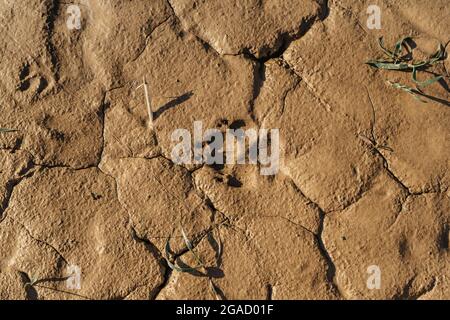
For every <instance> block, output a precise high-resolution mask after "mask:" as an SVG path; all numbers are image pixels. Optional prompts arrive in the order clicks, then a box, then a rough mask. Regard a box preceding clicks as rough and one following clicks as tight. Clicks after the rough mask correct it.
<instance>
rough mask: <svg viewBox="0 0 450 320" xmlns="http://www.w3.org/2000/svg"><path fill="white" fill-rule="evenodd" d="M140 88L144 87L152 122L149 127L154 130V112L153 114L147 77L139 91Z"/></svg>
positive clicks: (149, 116)
mask: <svg viewBox="0 0 450 320" xmlns="http://www.w3.org/2000/svg"><path fill="white" fill-rule="evenodd" d="M140 87H144V93H145V103H146V104H147V112H148V118H149V120H150V122H149V125H150V128H151V129H153V112H152V106H151V104H150V97H149V94H148V86H147V81H146V80H145V77H144V78H143V83H142V84H141V85H140V86H139V87H137V89H139V88H140Z"/></svg>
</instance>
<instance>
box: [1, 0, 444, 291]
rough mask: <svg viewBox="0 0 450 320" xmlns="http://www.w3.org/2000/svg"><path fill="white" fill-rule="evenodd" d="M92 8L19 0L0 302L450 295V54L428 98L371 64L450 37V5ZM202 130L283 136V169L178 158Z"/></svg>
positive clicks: (439, 1)
mask: <svg viewBox="0 0 450 320" xmlns="http://www.w3.org/2000/svg"><path fill="white" fill-rule="evenodd" d="M74 4H77V5H78V6H79V8H80V9H81V29H80V30H77V29H73V30H71V29H70V28H68V25H67V20H68V17H69V14H68V13H67V10H68V7H69V5H70V4H68V3H66V2H63V1H59V0H28V1H12V0H11V1H2V2H1V3H0V26H1V27H2V30H1V31H2V37H0V50H1V60H0V75H1V78H0V92H1V94H0V106H1V112H2V118H1V120H0V127H2V128H12V129H16V130H17V131H15V132H10V133H0V159H1V163H2V166H1V169H0V191H1V192H0V221H1V222H0V299H215V298H223V297H226V298H227V299H267V298H269V299H450V268H449V267H450V265H449V261H450V260H449V258H450V251H449V242H450V236H449V224H450V190H449V183H450V173H449V168H450V153H449V150H450V126H449V123H450V103H449V99H450V93H449V89H448V87H446V86H445V82H446V83H447V84H449V85H450V81H449V80H450V79H449V77H448V72H447V70H450V60H449V58H447V60H446V61H444V63H442V64H440V66H437V67H436V68H437V69H436V70H435V71H437V72H439V73H440V74H443V75H444V76H445V78H444V79H443V81H441V83H435V84H433V85H431V86H430V87H427V88H426V90H425V91H426V93H427V94H428V95H429V96H431V97H434V99H427V103H421V102H420V101H417V100H415V99H414V98H413V97H412V96H411V95H409V94H408V93H406V92H404V91H401V90H398V89H395V88H393V87H391V86H389V85H388V84H387V83H386V81H387V80H393V81H400V82H402V83H409V84H410V83H411V80H410V78H411V76H410V74H408V73H402V72H395V71H382V70H375V69H373V68H370V67H369V66H368V65H365V64H364V63H365V61H367V60H368V59H371V58H376V57H380V50H379V48H378V45H377V39H378V37H380V36H384V38H385V42H386V43H387V44H393V43H395V41H397V40H398V39H399V38H401V37H402V36H404V35H412V36H414V38H415V39H417V45H418V47H417V49H416V51H418V52H420V51H422V53H423V54H428V53H429V52H430V50H431V52H432V51H433V50H434V48H435V47H436V45H437V44H438V43H442V44H444V45H445V44H447V43H448V41H449V40H450V37H449V34H450V33H449V30H450V19H449V18H448V17H449V14H450V7H449V6H448V0H433V1H432V4H430V2H429V1H419V0H395V1H394V0H373V1H361V0H329V1H326V0H302V1H295V0H245V1H242V0H207V1H204V0H152V1H149V0H133V1H123V0H111V1H108V0H78V1H74ZM371 4H377V5H378V6H379V7H380V8H381V13H382V29H381V30H370V29H368V28H367V24H366V21H367V18H368V14H367V7H368V6H369V5H371ZM423 76H425V77H426V74H421V77H423ZM143 77H145V78H146V80H147V82H148V86H149V89H150V95H151V97H150V98H151V104H152V108H153V111H154V117H155V120H154V127H153V129H151V128H149V123H148V114H147V109H146V106H145V99H144V94H143V93H144V91H143V90H142V89H137V87H138V86H139V84H141V83H142V79H143ZM194 121H203V125H204V127H205V128H222V129H223V128H226V127H227V126H231V127H233V126H239V127H241V128H243V129H249V128H279V129H280V139H281V154H282V161H281V166H280V171H279V173H278V174H277V175H275V176H262V175H260V172H259V169H258V167H257V166H254V165H249V164H248V165H226V166H224V168H217V167H211V166H207V165H192V166H180V165H176V164H174V163H173V162H172V161H171V150H172V148H173V146H174V143H173V142H172V140H171V133H172V132H173V131H174V130H175V129H177V128H186V129H189V130H192V128H193V122H194ZM372 134H373V135H374V137H375V138H376V141H371V140H373V139H372V138H371V137H372ZM180 223H181V225H182V226H183V228H184V229H185V231H186V233H187V234H188V235H189V237H190V238H191V241H192V242H193V244H194V246H195V247H196V248H195V250H196V252H197V253H198V255H199V256H200V257H201V258H202V259H203V260H204V263H205V265H206V266H207V268H206V270H204V269H202V270H199V271H195V272H189V273H182V272H178V271H172V270H171V269H170V268H169V267H168V264H167V263H166V261H165V258H164V256H165V244H166V241H167V239H168V238H169V237H171V248H172V250H173V251H174V252H175V253H176V255H177V256H179V257H180V258H181V259H182V260H183V261H184V262H185V263H186V264H188V265H195V264H196V261H195V260H194V259H193V257H192V255H191V253H190V252H189V250H186V248H185V244H184V242H183V239H182V237H181V232H180V228H179V225H180ZM70 265H76V266H79V267H80V268H81V269H80V270H81V272H82V273H81V288H80V289H79V290H78V289H73V288H68V287H67V282H66V279H65V277H67V269H68V267H69V266H70ZM374 265H375V266H378V267H379V270H380V271H381V286H380V288H379V289H374V290H371V289H369V288H368V286H367V280H368V278H369V277H370V276H371V275H370V274H369V273H368V272H367V269H368V267H370V266H374ZM33 279H34V280H38V281H37V283H34V284H32V285H26V283H28V282H30V281H31V280H33ZM212 284H213V287H214V289H213V288H212Z"/></svg>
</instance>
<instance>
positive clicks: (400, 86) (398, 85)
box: [388, 81, 426, 103]
mask: <svg viewBox="0 0 450 320" xmlns="http://www.w3.org/2000/svg"><path fill="white" fill-rule="evenodd" d="M388 83H389V84H390V85H391V86H392V87H394V88H396V89H400V90H403V91H405V92H407V93H409V94H410V95H412V96H413V97H414V99H416V100H418V101H420V102H423V103H426V101H425V100H423V99H421V98H420V96H419V94H418V91H417V90H415V89H413V88H411V87H408V86H407V85H404V84H401V83H398V82H392V81H388Z"/></svg>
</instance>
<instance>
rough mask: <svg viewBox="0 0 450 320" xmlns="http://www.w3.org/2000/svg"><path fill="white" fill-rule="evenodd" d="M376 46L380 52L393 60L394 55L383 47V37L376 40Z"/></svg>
mask: <svg viewBox="0 0 450 320" xmlns="http://www.w3.org/2000/svg"><path fill="white" fill-rule="evenodd" d="M378 45H379V46H380V48H381V50H382V51H383V52H384V53H385V54H386V55H387V56H388V57H390V58H391V59H394V58H395V56H394V53H393V52H392V51H390V50H388V49H386V48H385V46H384V39H383V37H380V38H378Z"/></svg>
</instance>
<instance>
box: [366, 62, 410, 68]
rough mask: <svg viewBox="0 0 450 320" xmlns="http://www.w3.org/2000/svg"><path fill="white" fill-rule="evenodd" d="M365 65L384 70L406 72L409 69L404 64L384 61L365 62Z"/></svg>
mask: <svg viewBox="0 0 450 320" xmlns="http://www.w3.org/2000/svg"><path fill="white" fill-rule="evenodd" d="M366 64H368V65H370V66H372V67H375V68H378V69H385V70H408V69H410V66H409V65H408V64H406V63H393V62H390V61H385V60H370V61H367V62H366Z"/></svg>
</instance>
